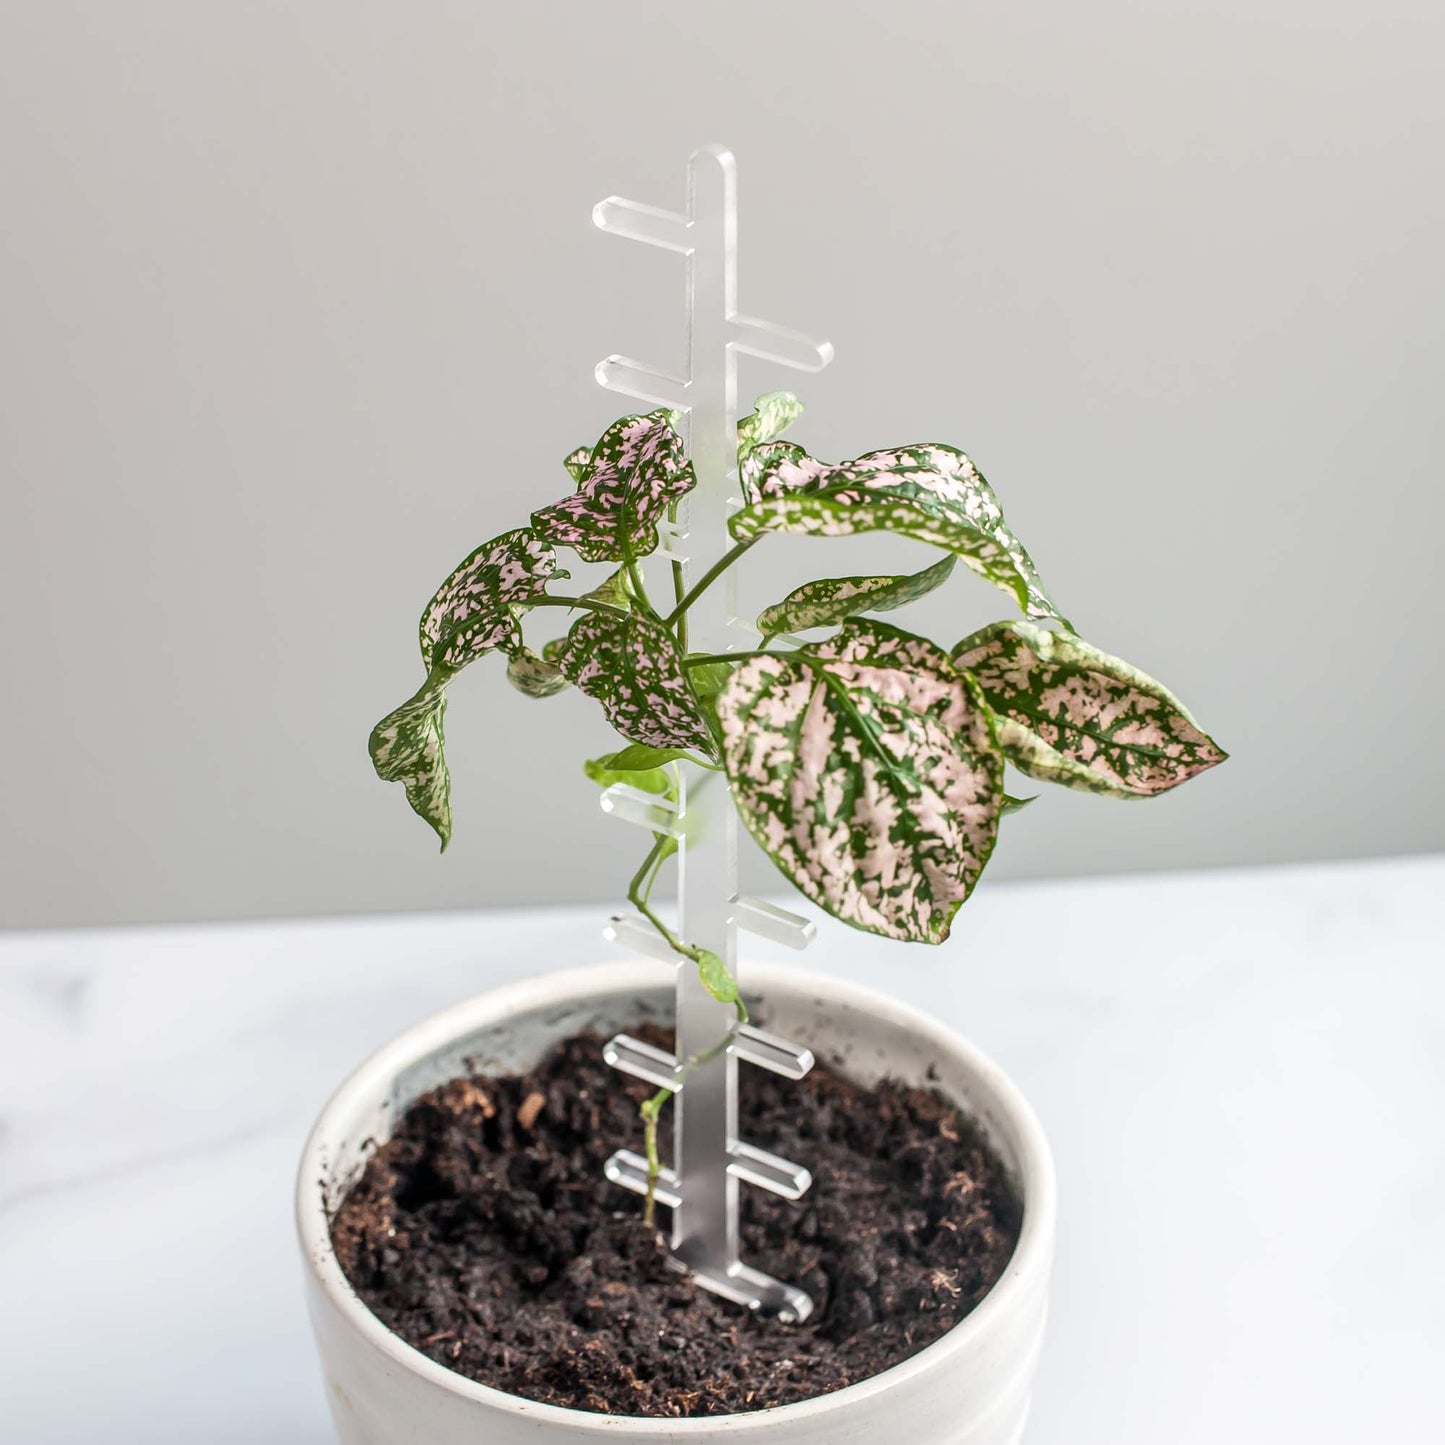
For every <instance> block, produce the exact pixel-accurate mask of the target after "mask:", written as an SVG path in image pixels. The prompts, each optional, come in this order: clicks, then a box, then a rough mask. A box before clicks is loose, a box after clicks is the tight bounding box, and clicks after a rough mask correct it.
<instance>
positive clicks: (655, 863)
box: [627, 833, 748, 1229]
mask: <svg viewBox="0 0 1445 1445" xmlns="http://www.w3.org/2000/svg"><path fill="white" fill-rule="evenodd" d="M671 841H672V840H671V839H670V838H669V837H668V836H667V835H666V834H665V833H659V834H657V835H656V837H655V838H654V840H653V844H652V847H651V848H650V849H649V850H648V853H647V857H646V858H644V859H643V860H642V866H641V867H640V868H639V869H638V870H637V872H636V873H635V874H634V875H633V878H632V882H631V883H630V884H628V886H627V901H628V902H629V903H631V904H632V905H633V907H634V908H636V909H637V911H638V912H639V913H640V914H642V916H643V917H644V918H645V919H646V920H647V921H648V922H649V923H650V924H651V925H652V926H653V927H654V928H655V929H656V930H657V931H658V933H659V934H661V935H662V937H663V939H664V940H665V941H666V943H667V946H668V947H669V948H670V949H672V951H673V952H674V953H677V954H681V956H682V957H683V958H687V959H691V960H692V961H693V962H694V963H697V962H698V961H699V960H700V957H701V955H702V953H703V950H702V949H701V948H698V947H696V946H695V945H693V944H688V943H684V942H683V941H682V940H681V939H680V938H679V937H678V936H677V935H676V934H675V933H674V932H673V931H672V930H671V929H670V928H669V927H668V926H667V925H666V924H665V923H664V922H663V921H662V919H661V918H659V917H658V915H657V914H656V913H655V912H654V911H653V908H652V904H651V898H652V888H653V885H654V884H655V883H656V882H657V875H658V874H659V873H660V872H661V871H662V865H663V864H664V863H665V862H666V861H667V858H668V856H669V854H668V851H667V845H668V844H669V843H670V842H671ZM737 1011H738V1023H740V1024H745V1023H747V1021H748V1009H747V1005H746V1004H745V1003H744V1002H743V1001H742V999H738V1000H737ZM732 1036H733V1031H732V1029H729V1030H728V1031H727V1033H725V1034H724V1035H723V1036H722V1037H721V1038H720V1039H719V1040H718V1041H717V1042H716V1043H715V1044H712V1045H711V1046H710V1047H709V1048H707V1049H704V1050H703V1052H702V1053H700V1054H695V1055H693V1057H692V1058H690V1059H688V1060H687V1061H686V1063H684V1064H683V1065H682V1066H681V1068H680V1069H679V1070H678V1073H677V1087H676V1088H672V1089H659V1090H658V1091H657V1092H656V1093H655V1094H653V1095H651V1096H650V1097H649V1098H647V1099H644V1100H643V1102H642V1104H641V1105H640V1106H639V1108H638V1113H639V1114H640V1115H641V1117H642V1139H643V1148H644V1150H645V1153H646V1157H647V1194H646V1197H645V1198H644V1200H643V1204H642V1223H643V1226H644V1227H645V1228H647V1229H652V1228H653V1227H654V1224H655V1221H656V1218H657V1179H658V1175H659V1174H661V1172H662V1160H661V1158H660V1156H659V1155H658V1151H657V1126H658V1122H659V1120H660V1119H661V1117H662V1111H663V1109H664V1107H665V1106H666V1104H667V1101H668V1100H669V1099H670V1098H672V1096H673V1095H674V1094H675V1093H676V1092H677V1090H678V1089H680V1088H681V1087H682V1086H683V1084H685V1083H686V1082H687V1080H688V1078H689V1077H690V1076H691V1075H692V1074H693V1073H694V1072H695V1071H696V1070H698V1069H700V1068H701V1067H702V1066H703V1065H704V1064H706V1063H708V1062H709V1061H710V1060H712V1059H715V1058H716V1057H717V1056H718V1055H719V1054H720V1053H721V1052H722V1051H723V1050H724V1049H725V1048H727V1046H728V1044H729V1043H730V1042H731V1040H732Z"/></svg>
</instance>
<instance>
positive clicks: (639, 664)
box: [556, 612, 714, 757]
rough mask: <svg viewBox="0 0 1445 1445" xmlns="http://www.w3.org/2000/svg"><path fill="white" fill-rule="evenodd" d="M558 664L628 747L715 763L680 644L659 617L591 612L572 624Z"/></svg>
mask: <svg viewBox="0 0 1445 1445" xmlns="http://www.w3.org/2000/svg"><path fill="white" fill-rule="evenodd" d="M556 662H557V665H558V666H559V667H560V668H561V669H562V671H563V673H564V674H565V675H566V677H567V680H568V681H569V682H572V683H575V684H576V685H577V687H578V688H580V689H581V691H583V692H585V693H586V694H587V696H588V697H594V698H596V699H597V701H598V702H600V703H601V704H602V711H603V712H604V713H606V714H607V721H608V722H610V723H611V724H612V726H613V727H614V728H616V729H617V731H618V732H619V733H621V734H622V736H623V737H625V738H626V739H627V740H628V741H629V742H633V743H645V744H646V745H647V746H648V747H653V748H696V749H697V750H698V751H699V752H701V753H703V754H705V755H706V756H708V757H712V756H714V748H713V740H712V733H711V732H710V731H709V729H708V725H707V719H706V717H705V716H704V715H703V711H702V707H701V705H700V704H699V702H698V700H697V695H696V694H695V693H694V692H693V690H692V685H691V684H690V683H689V682H688V679H687V672H686V669H684V667H683V665H682V654H681V652H679V651H678V647H677V641H676V639H675V638H674V637H673V635H672V633H670V632H669V631H668V630H667V628H666V627H664V626H663V625H662V623H661V622H658V621H657V620H656V619H655V618H652V617H646V616H643V615H642V614H641V613H636V612H634V613H630V614H626V615H622V614H618V613H615V612H589V613H588V614H587V615H586V616H585V617H579V618H578V619H577V621H576V622H575V623H574V624H573V626H572V630H571V631H570V632H569V633H568V634H567V636H566V638H565V640H564V641H563V643H562V645H561V647H559V648H558V649H557V651H556Z"/></svg>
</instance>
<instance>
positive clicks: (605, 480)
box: [532, 411, 696, 562]
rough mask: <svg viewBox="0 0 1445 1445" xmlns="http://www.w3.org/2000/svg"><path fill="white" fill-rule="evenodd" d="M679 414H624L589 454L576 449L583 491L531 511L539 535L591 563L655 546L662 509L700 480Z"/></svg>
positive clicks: (572, 465)
mask: <svg viewBox="0 0 1445 1445" xmlns="http://www.w3.org/2000/svg"><path fill="white" fill-rule="evenodd" d="M674 415H675V414H674V413H672V412H668V411H654V412H649V413H648V414H647V415H646V416H625V417H623V418H622V420H621V421H616V422H613V424H612V425H611V426H610V427H608V428H607V430H606V431H605V432H604V433H603V434H602V437H601V440H600V441H598V443H597V445H596V446H595V447H593V448H592V449H591V450H590V451H588V450H586V449H585V448H579V450H577V451H575V452H573V453H572V455H571V456H569V457H568V458H567V461H566V463H565V465H566V467H567V469H568V471H570V472H572V473H573V474H574V475H577V490H576V491H575V492H574V493H573V494H572V495H571V496H570V497H564V498H563V499H562V500H561V501H560V502H555V503H554V504H553V505H552V506H550V507H543V508H542V509H541V510H540V511H538V512H533V513H532V528H533V530H534V531H535V532H536V534H537V535H538V536H539V537H541V538H543V539H544V540H545V541H547V542H550V543H552V544H553V545H554V546H558V547H571V548H572V549H573V550H574V551H575V552H577V553H578V554H579V555H580V556H581V557H582V558H583V559H584V560H585V561H588V562H627V561H630V560H631V559H633V558H635V557H645V556H647V555H648V554H649V553H651V552H654V551H656V550H657V524H658V522H659V520H661V518H662V515H663V513H664V512H666V511H667V509H668V507H669V506H671V505H672V504H673V503H674V502H676V501H677V500H678V498H679V497H682V496H684V495H686V493H688V492H690V491H691V490H692V488H693V486H694V485H695V484H696V478H695V477H694V476H693V471H692V463H691V462H690V461H688V459H687V456H686V454H685V452H684V450H683V445H682V438H681V436H679V435H678V433H677V429H676V427H675V426H674V425H673V418H674Z"/></svg>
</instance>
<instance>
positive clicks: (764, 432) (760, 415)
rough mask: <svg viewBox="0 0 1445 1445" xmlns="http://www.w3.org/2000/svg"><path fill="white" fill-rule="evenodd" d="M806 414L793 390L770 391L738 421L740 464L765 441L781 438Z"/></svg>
mask: <svg viewBox="0 0 1445 1445" xmlns="http://www.w3.org/2000/svg"><path fill="white" fill-rule="evenodd" d="M802 414H803V403H802V402H800V401H799V400H798V398H797V397H796V396H794V395H793V393H792V392H791V391H770V392H767V393H766V394H765V395H763V396H760V397H759V398H758V399H757V401H756V402H755V403H754V404H753V409H752V411H751V412H749V413H748V415H747V416H745V417H743V418H742V420H741V421H739V422H738V465H739V466H741V465H742V463H743V460H744V459H745V458H746V457H747V456H748V455H749V454H750V453H751V452H752V451H753V449H754V448H755V447H760V446H761V445H762V444H763V443H764V442H770V441H772V440H773V439H774V438H775V437H780V436H782V434H783V433H784V432H785V431H787V429H788V428H789V427H790V426H792V424H793V423H794V422H795V421H797V419H798V418H799V417H800V416H802Z"/></svg>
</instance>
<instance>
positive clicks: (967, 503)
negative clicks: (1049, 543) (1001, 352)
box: [728, 442, 1068, 627]
mask: <svg viewBox="0 0 1445 1445" xmlns="http://www.w3.org/2000/svg"><path fill="white" fill-rule="evenodd" d="M741 476H742V486H743V499H744V501H745V502H746V503H747V505H746V506H744V507H743V509H742V510H741V511H739V512H736V513H735V514H734V515H733V517H732V518H731V520H730V521H729V523H728V525H729V527H730V528H731V529H732V533H733V536H734V537H736V538H737V539H738V540H739V541H744V540H746V539H747V538H749V537H756V536H759V535H761V534H762V533H764V532H796V533H801V534H804V535H808V536H820V537H842V536H850V535H852V534H853V533H855V532H878V531H885V532H896V533H898V534H899V535H900V536H904V537H914V538H916V539H917V540H918V541H920V542H928V543H931V544H932V545H933V546H935V547H943V548H945V549H946V550H947V551H949V552H952V553H953V554H954V555H955V556H957V557H959V558H960V559H961V560H962V561H963V563H964V565H965V566H967V567H970V568H972V570H973V571H975V572H977V573H978V575H979V576H980V577H983V578H984V579H986V580H987V581H989V582H992V583H993V584H994V585H995V586H996V587H1001V588H1002V589H1003V590H1004V591H1005V592H1007V593H1008V594H1009V595H1010V596H1011V597H1013V598H1014V599H1015V601H1017V603H1018V604H1019V606H1020V608H1022V610H1023V611H1024V613H1025V614H1026V615H1027V616H1029V617H1037V618H1047V619H1052V620H1054V621H1057V622H1061V623H1063V624H1064V626H1066V627H1067V626H1068V623H1067V622H1066V621H1065V619H1064V618H1063V617H1062V616H1061V614H1060V613H1059V611H1058V609H1057V608H1056V607H1055V606H1054V603H1053V600H1052V599H1051V598H1050V597H1049V595H1048V593H1047V592H1046V591H1045V590H1044V585H1043V583H1042V582H1041V581H1040V580H1039V574H1038V572H1037V570H1036V569H1035V567H1034V564H1033V559H1032V558H1030V556H1029V554H1028V553H1027V552H1026V551H1025V550H1024V547H1023V544H1022V543H1021V542H1020V541H1019V540H1018V538H1017V537H1015V536H1014V534H1013V533H1012V532H1011V531H1010V530H1009V527H1008V523H1007V522H1005V521H1004V515H1003V510H1002V508H1000V506H999V504H998V498H997V497H996V496H995V495H994V491H993V488H992V487H990V486H989V484H988V483H987V482H986V481H985V480H984V478H983V475H982V473H980V472H979V470H978V468H977V467H975V466H974V464H973V462H972V461H971V460H970V459H969V458H968V457H966V456H965V455H964V454H963V453H962V452H961V451H958V450H957V449H956V448H955V447H949V446H942V445H937V444H925V445H921V446H911V447H896V448H894V449H892V450H890V451H881V452H869V453H868V454H867V455H866V456H862V457H858V458H857V459H856V460H854V461H849V462H838V463H837V464H836V465H832V466H830V465H829V464H828V463H826V462H820V461H818V460H817V459H816V458H814V457H810V456H809V455H808V454H807V453H806V452H805V451H804V450H803V449H802V448H801V447H799V446H794V445H793V444H792V443H790V442H769V443H768V444H767V445H765V446H760V447H758V448H756V449H755V450H754V451H753V452H752V454H751V455H750V456H748V457H747V458H746V459H745V460H744V461H743V463H742V464H741Z"/></svg>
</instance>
